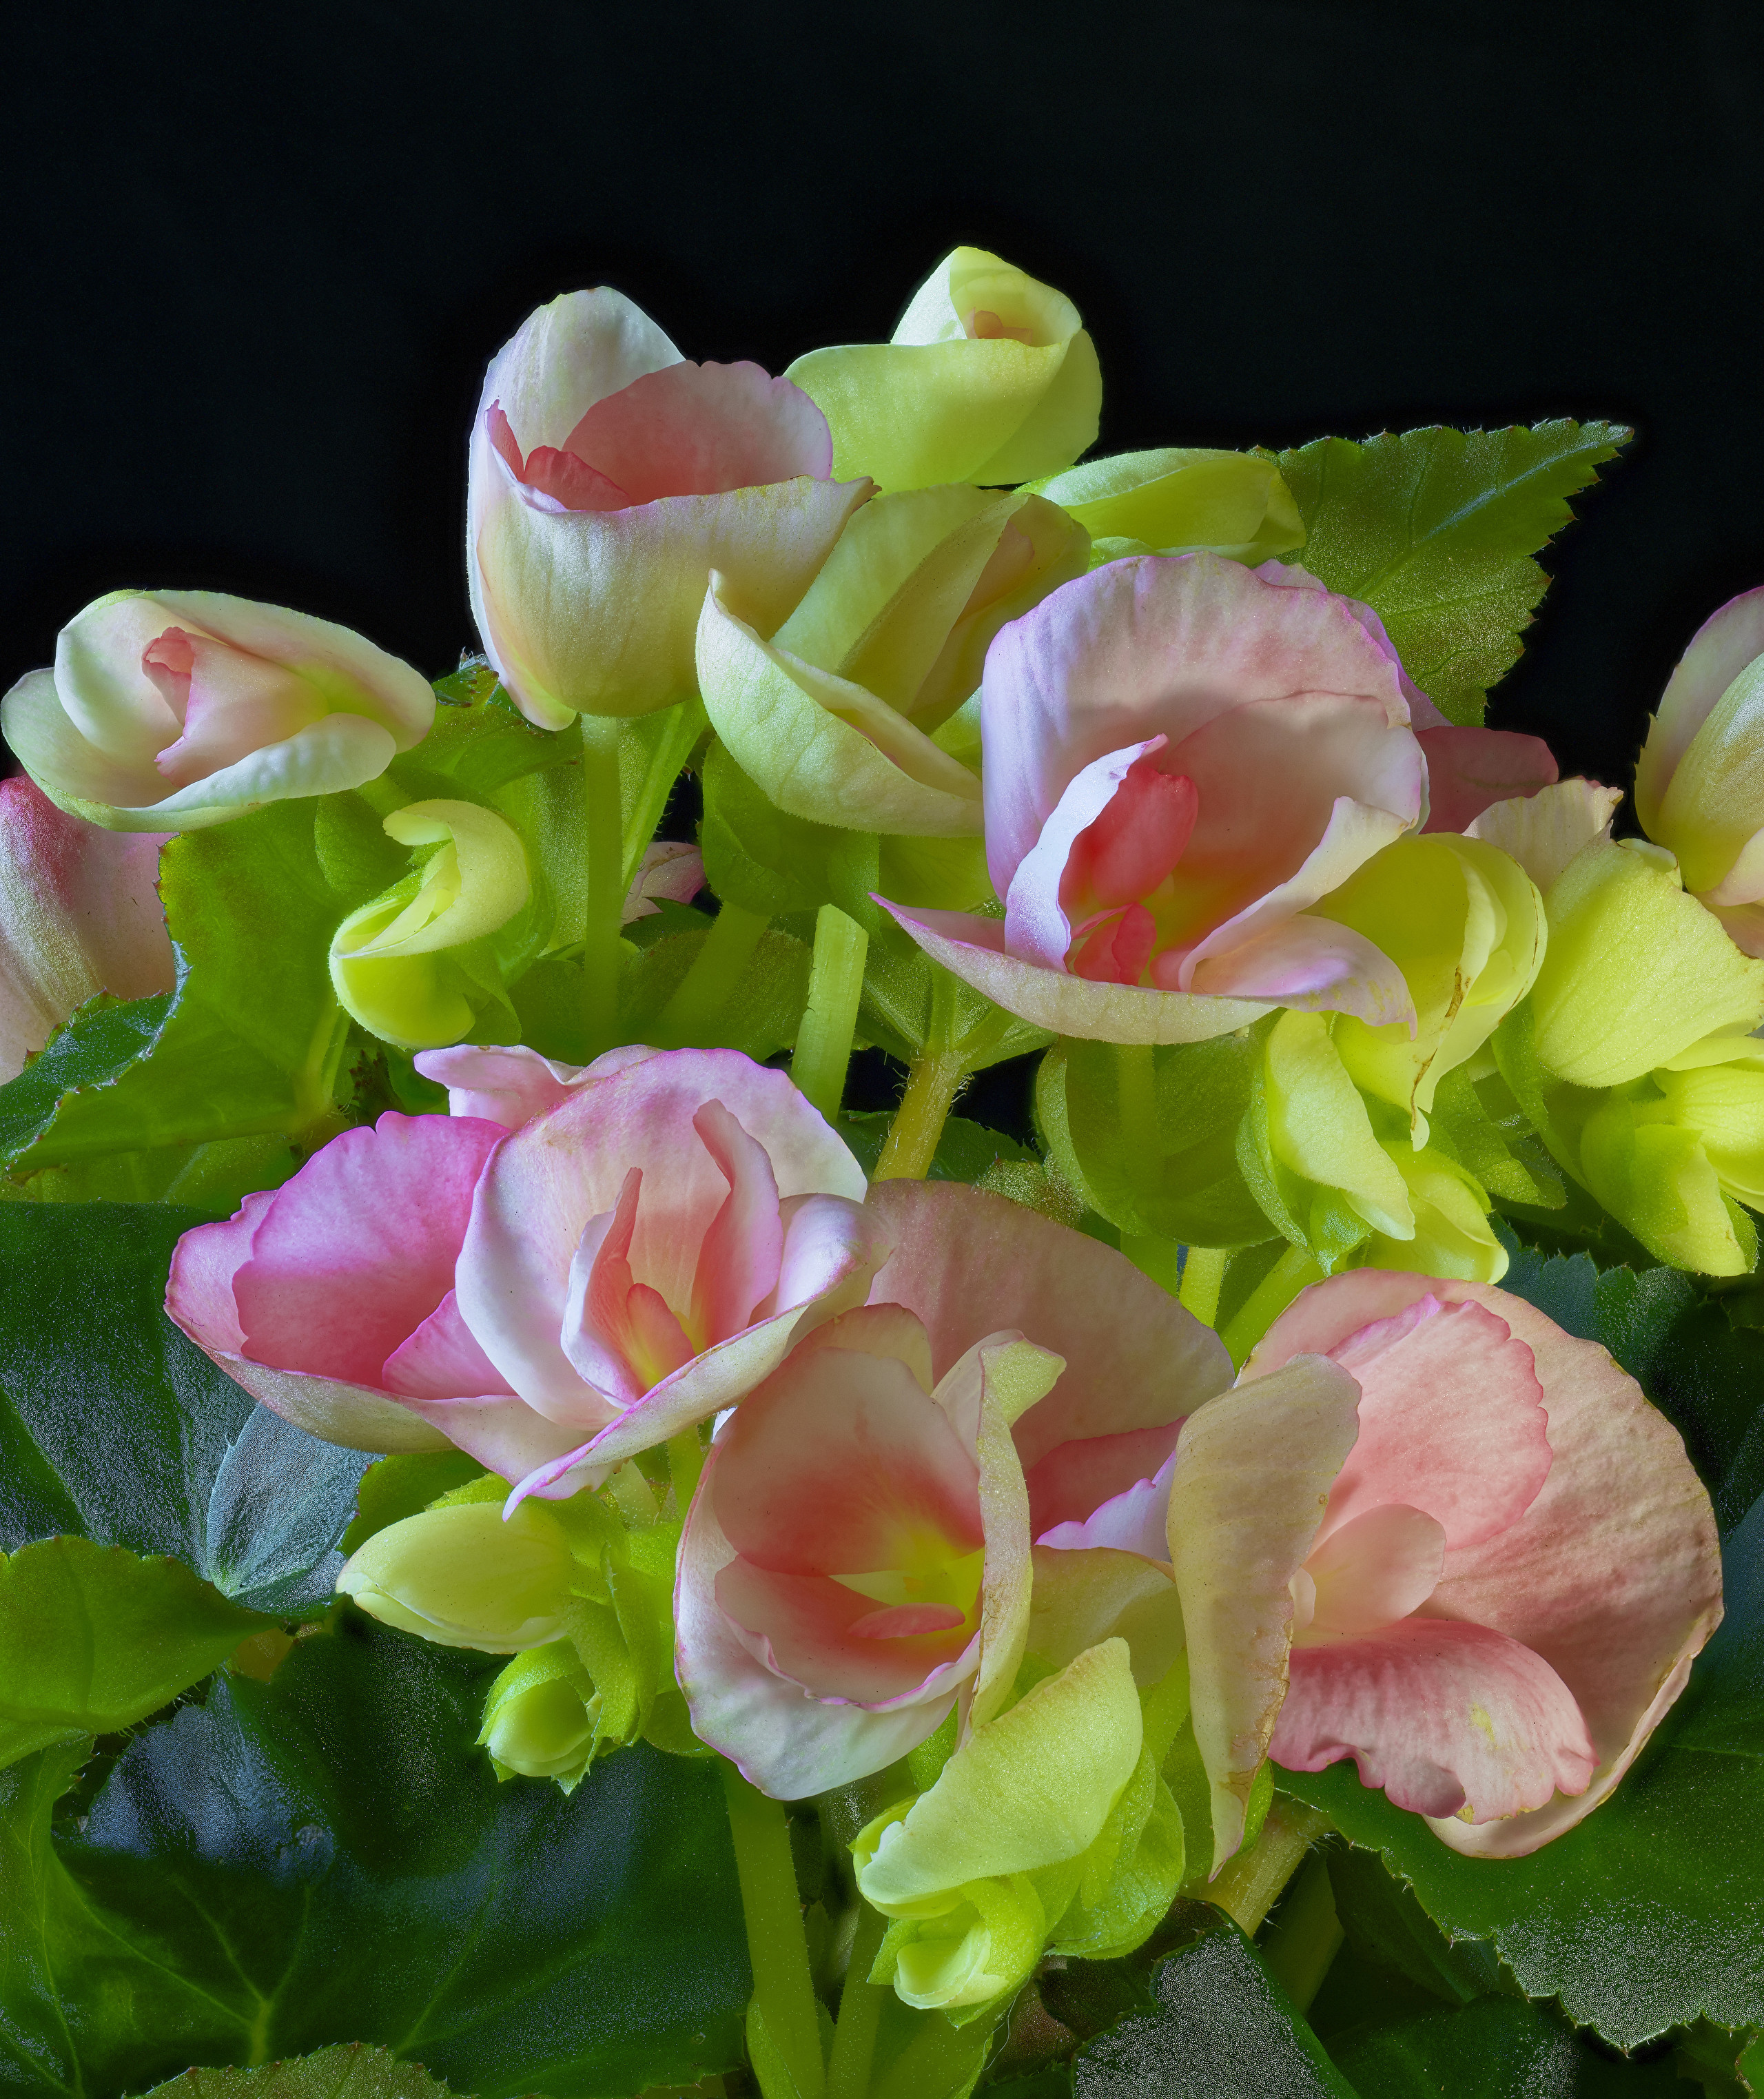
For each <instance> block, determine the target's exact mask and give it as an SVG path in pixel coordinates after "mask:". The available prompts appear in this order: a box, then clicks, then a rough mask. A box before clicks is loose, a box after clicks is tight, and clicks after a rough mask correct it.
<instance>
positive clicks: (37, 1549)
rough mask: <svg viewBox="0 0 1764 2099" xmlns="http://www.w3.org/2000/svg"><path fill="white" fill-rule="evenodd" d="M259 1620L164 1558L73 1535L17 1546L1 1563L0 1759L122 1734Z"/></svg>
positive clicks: (217, 1661) (200, 1674)
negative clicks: (53, 1745) (142, 1556)
mask: <svg viewBox="0 0 1764 2099" xmlns="http://www.w3.org/2000/svg"><path fill="white" fill-rule="evenodd" d="M269 1622H270V1621H269V1620H268V1619H266V1618H263V1617H259V1616H258V1614H257V1613H256V1612H255V1611H242V1610H240V1608H239V1607H238V1606H237V1605H236V1604H230V1603H228V1602H227V1600H226V1598H225V1597H224V1596H221V1595H218V1594H217V1593H216V1592H215V1591H214V1590H213V1589H211V1588H210V1587H209V1585H208V1583H207V1582H199V1581H198V1580H197V1579H196V1576H195V1575H194V1574H192V1573H191V1572H190V1569H188V1568H187V1567H185V1566H183V1565H182V1564H180V1563H179V1562H178V1560H142V1559H139V1558H137V1557H136V1556H135V1555H134V1553H132V1552H128V1551H124V1550H123V1548H122V1547H121V1546H116V1545H112V1546H104V1545H94V1544H93V1543H92V1542H91V1541H90V1539H89V1538H42V1539H41V1540H39V1541H38V1542H37V1543H36V1544H34V1545H25V1546H21V1547H20V1549H19V1550H18V1551H16V1552H15V1553H14V1554H13V1555H12V1556H11V1558H10V1559H0V1764H10V1763H15V1762H17V1760H18V1759H19V1758H20V1757H24V1756H29V1755H30V1754H31V1753H32V1752H33V1750H36V1749H42V1748H43V1747H45V1746H46V1745H47V1744H49V1743H51V1742H65V1741H69V1740H77V1739H78V1738H80V1737H81V1736H86V1735H110V1734H115V1733H116V1732H117V1731H118V1730H119V1729H121V1728H123V1727H133V1726H134V1723H135V1722H136V1721H137V1720H144V1719H145V1718H147V1714H149V1713H156V1712H157V1711H158V1710H159V1709H160V1707H161V1705H166V1704H168V1703H169V1701H171V1700H172V1699H174V1698H175V1697H176V1696H177V1695H178V1692H180V1691H186V1690H187V1689H188V1688H190V1686H191V1684H192V1683H200V1680H201V1679H203V1678H204V1677H205V1676H206V1675H207V1674H209V1671H210V1670H214V1669H218V1667H219V1666H220V1665H221V1663H222V1661H225V1660H226V1658H227V1656H228V1655H229V1654H231V1652H232V1651H233V1649H234V1648H235V1647H237V1646H238V1644H239V1643H240V1641H241V1640H242V1639H245V1638H246V1636H247V1635H249V1634H251V1633H255V1632H261V1631H262V1630H264V1628H265V1627H266V1626H267V1625H268V1624H269Z"/></svg>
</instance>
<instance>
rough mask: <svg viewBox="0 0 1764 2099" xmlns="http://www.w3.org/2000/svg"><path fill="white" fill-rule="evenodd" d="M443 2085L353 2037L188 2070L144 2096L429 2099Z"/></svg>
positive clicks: (165, 2098) (163, 2098)
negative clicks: (286, 2054) (343, 2042)
mask: <svg viewBox="0 0 1764 2099" xmlns="http://www.w3.org/2000/svg"><path fill="white" fill-rule="evenodd" d="M446 2090H447V2087H446V2085H445V2084H437V2082H436V2081H435V2079H433V2077H431V2076H430V2075H429V2074H428V2072H427V2071H426V2070H425V2069H424V2068H423V2066H422V2065H421V2064H420V2063H416V2062H399V2061H398V2059H397V2057H394V2056H390V2055H388V2054H387V2053H386V2052H385V2049H384V2048H363V2046H362V2044H360V2042H359V2041H352V2042H350V2044H348V2045H347V2046H346V2047H342V2046H340V2047H337V2048H320V2049H319V2053H317V2054H316V2055H304V2056H301V2057H299V2058H298V2059H297V2061H295V2062H266V2063H265V2064H263V2065H262V2066H261V2067H260V2068H258V2069H256V2070H186V2071H185V2072H184V2073H183V2076H181V2077H168V2078H167V2079H166V2080H165V2083H164V2084H156V2085H155V2086H154V2087H153V2089H152V2091H151V2092H148V2093H147V2099H433V2095H434V2094H435V2093H437V2092H446Z"/></svg>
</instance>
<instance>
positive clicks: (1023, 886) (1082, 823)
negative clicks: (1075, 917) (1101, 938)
mask: <svg viewBox="0 0 1764 2099" xmlns="http://www.w3.org/2000/svg"><path fill="white" fill-rule="evenodd" d="M1164 742H1165V739H1164V737H1149V738H1147V739H1146V741H1144V742H1141V743H1130V744H1126V745H1124V746H1122V747H1121V749H1120V750H1111V751H1106V752H1104V753H1103V755H1102V756H1101V757H1100V758H1097V759H1092V761H1091V762H1090V763H1089V764H1088V765H1086V766H1084V768H1082V769H1081V770H1080V772H1076V773H1075V774H1074V775H1073V777H1072V779H1071V781H1070V783H1069V784H1068V785H1067V789H1066V791H1065V793H1064V794H1062V796H1061V797H1060V799H1059V801H1058V803H1057V805H1056V806H1055V807H1054V809H1053V810H1052V811H1051V812H1049V816H1048V820H1047V821H1046V823H1045V824H1044V825H1042V827H1041V830H1040V834H1039V835H1038V836H1037V837H1036V839H1035V841H1034V843H1032V845H1031V847H1029V850H1028V851H1027V852H1026V853H1025V854H1024V855H1023V858H1022V860H1021V861H1020V862H1019V863H1018V868H1017V871H1016V873H1014V875H1013V876H1012V877H1011V881H1010V888H1009V889H1008V890H1006V891H1001V894H1002V895H1004V898H1005V947H1006V948H1007V949H1008V950H1009V952H1010V953H1012V954H1013V955H1017V956H1020V957H1022V959H1023V961H1031V962H1039V963H1040V964H1041V965H1042V966H1043V967H1044V968H1046V969H1051V970H1062V969H1064V968H1065V966H1066V954H1067V948H1069V947H1070V946H1071V939H1072V932H1073V922H1072V920H1071V917H1069V916H1068V915H1067V901H1068V899H1067V895H1066V894H1065V891H1066V871H1067V867H1068V866H1069V865H1070V864H1071V857H1072V856H1073V854H1074V853H1076V851H1078V850H1079V847H1080V841H1081V840H1082V839H1083V838H1085V837H1086V836H1087V835H1088V834H1089V832H1090V830H1091V829H1093V826H1094V825H1097V824H1098V823H1100V822H1101V821H1102V816H1103V815H1104V812H1106V810H1107V809H1108V808H1109V807H1110V806H1111V803H1112V802H1113V800H1114V798H1115V795H1116V794H1119V793H1120V790H1121V787H1122V785H1123V783H1124V781H1126V779H1127V778H1128V775H1129V774H1130V773H1131V772H1133V768H1135V767H1136V766H1137V765H1140V764H1142V763H1144V762H1145V760H1146V759H1147V758H1148V757H1151V756H1154V755H1156V754H1157V753H1158V752H1159V751H1161V750H1163V749H1164Z"/></svg>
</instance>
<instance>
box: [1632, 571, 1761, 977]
mask: <svg viewBox="0 0 1764 2099" xmlns="http://www.w3.org/2000/svg"><path fill="white" fill-rule="evenodd" d="M1635 812H1636V814H1637V815H1638V816H1639V817H1640V818H1641V820H1642V829H1643V830H1644V831H1646V832H1647V835H1648V836H1649V838H1652V839H1653V840H1654V842H1655V843H1656V845H1662V846H1665V847H1667V849H1668V850H1669V851H1671V852H1674V853H1675V854H1676V855H1677V856H1678V865H1679V868H1680V869H1681V871H1682V872H1683V877H1684V886H1685V887H1686V888H1687V890H1689V891H1690V892H1691V895H1693V896H1695V897H1696V898H1697V899H1698V900H1699V901H1700V902H1701V903H1703V904H1706V905H1707V906H1708V908H1709V909H1710V910H1711V911H1713V913H1714V914H1715V916H1716V917H1718V918H1719V919H1720V921H1721V922H1722V925H1724V926H1726V927H1727V931H1728V932H1729V933H1730V934H1731V935H1732V938H1733V939H1734V941H1735V944H1737V945H1738V946H1740V947H1741V948H1744V950H1745V952H1746V953H1747V954H1749V955H1757V956H1764V589H1758V590H1749V591H1746V592H1742V594H1741V595H1740V596H1738V597H1736V598H1733V599H1731V600H1730V601H1729V602H1728V603H1727V604H1726V605H1723V606H1722V608H1721V609H1720V611H1719V612H1718V613H1716V614H1714V615H1713V617H1712V618H1709V619H1706V620H1705V621H1704V623H1703V624H1702V626H1701V627H1699V628H1698V629H1697V631H1696V635H1695V636H1694V637H1693V638H1692V640H1691V645H1690V647H1689V648H1688V649H1686V650H1685V652H1684V654H1683V657H1682V658H1680V659H1679V662H1678V668H1677V669H1676V670H1675V671H1674V672H1673V674H1672V675H1671V677H1670V678H1669V680H1668V681H1667V684H1666V689H1665V693H1663V694H1662V695H1661V702H1660V708H1659V711H1658V712H1657V713H1656V715H1655V716H1654V718H1653V719H1652V722H1650V723H1649V724H1648V728H1647V742H1646V743H1645V744H1644V745H1643V746H1642V755H1641V756H1640V758H1639V759H1638V760H1637V761H1636V766H1635Z"/></svg>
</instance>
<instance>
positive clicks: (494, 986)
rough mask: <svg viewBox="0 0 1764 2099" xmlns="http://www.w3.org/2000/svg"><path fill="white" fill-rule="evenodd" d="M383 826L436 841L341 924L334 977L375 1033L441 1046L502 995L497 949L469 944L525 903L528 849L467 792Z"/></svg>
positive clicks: (340, 994) (354, 1013) (413, 841)
mask: <svg viewBox="0 0 1764 2099" xmlns="http://www.w3.org/2000/svg"><path fill="white" fill-rule="evenodd" d="M385 830H386V833H387V835H388V836H389V837H390V838H396V839H397V840H398V843H400V844H401V845H408V846H414V847H425V846H427V847H435V848H436V850H435V851H433V852H432V853H430V854H429V856H428V858H427V859H426V860H425V861H424V863H423V865H421V866H420V868H419V869H416V871H415V872H414V873H411V874H408V875H407V876H406V877H405V878H403V881H401V882H396V883H394V886H393V887H391V888H390V889H389V890H388V891H386V892H385V895H383V896H378V897H376V898H375V900H373V902H372V904H363V906H362V907H361V909H359V910H358V911H352V912H351V913H350V915H349V917H346V918H345V920H344V921H343V922H342V924H341V926H338V928H337V931H336V933H335V934H334V935H332V940H331V982H332V986H333V987H334V988H335V989H336V992H337V998H338V1001H340V1003H341V1005H343V1006H344V1007H345V1009H346V1010H348V1012H349V1013H350V1015H351V1017H352V1018H353V1019H356V1020H358V1021H359V1022H360V1023H361V1024H362V1026H363V1027H365V1028H367V1030H368V1031H369V1032H370V1033H372V1034H374V1035H377V1036H379V1037H380V1038H381V1041H385V1042H395V1043H397V1044H398V1045H399V1046H400V1047H401V1048H403V1049H407V1050H438V1049H441V1048H442V1047H443V1046H444V1045H446V1044H448V1043H451V1042H457V1041H460V1039H461V1037H462V1036H464V1035H466V1034H468V1032H470V1031H471V1029H472V1028H473V1026H474V1024H475V1023H477V1019H478V1016H479V1014H480V1012H481V1011H482V1009H483V1008H484V1007H485V1006H486V1005H489V1004H490V1003H491V1001H492V1000H493V999H495V998H498V997H500V993H501V973H500V971H499V969H498V968H497V966H496V961H495V957H493V956H492V955H490V953H488V952H487V951H486V949H485V948H482V947H480V948H477V951H476V952H475V953H472V952H468V951H470V950H472V949H473V947H474V944H478V943H485V942H487V940H488V939H489V936H490V935H493V934H495V933H497V932H499V931H501V930H502V929H503V928H504V926H506V925H507V924H508V922H509V920H511V919H512V917H514V915H515V913H517V912H518V911H519V910H520V909H521V907H522V906H523V905H524V904H526V901H527V900H528V897H529V895H530V893H531V882H530V878H529V875H528V872H527V860H526V851H525V849H524V848H523V847H522V845H521V839H520V836H519V834H517V832H516V831H515V829H513V827H512V825H509V824H508V823H505V822H504V820H503V819H502V818H501V817H500V816H497V815H496V814H495V812H493V811H491V810H489V809H485V808H481V807H478V806H477V803H472V802H413V803H411V804H410V805H409V806H408V807H406V808H403V809H396V810H394V812H393V813H392V814H391V815H390V816H388V817H387V818H386V820H385ZM474 963H475V964H476V965H477V966H476V968H475V969H474V968H473V964H474Z"/></svg>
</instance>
